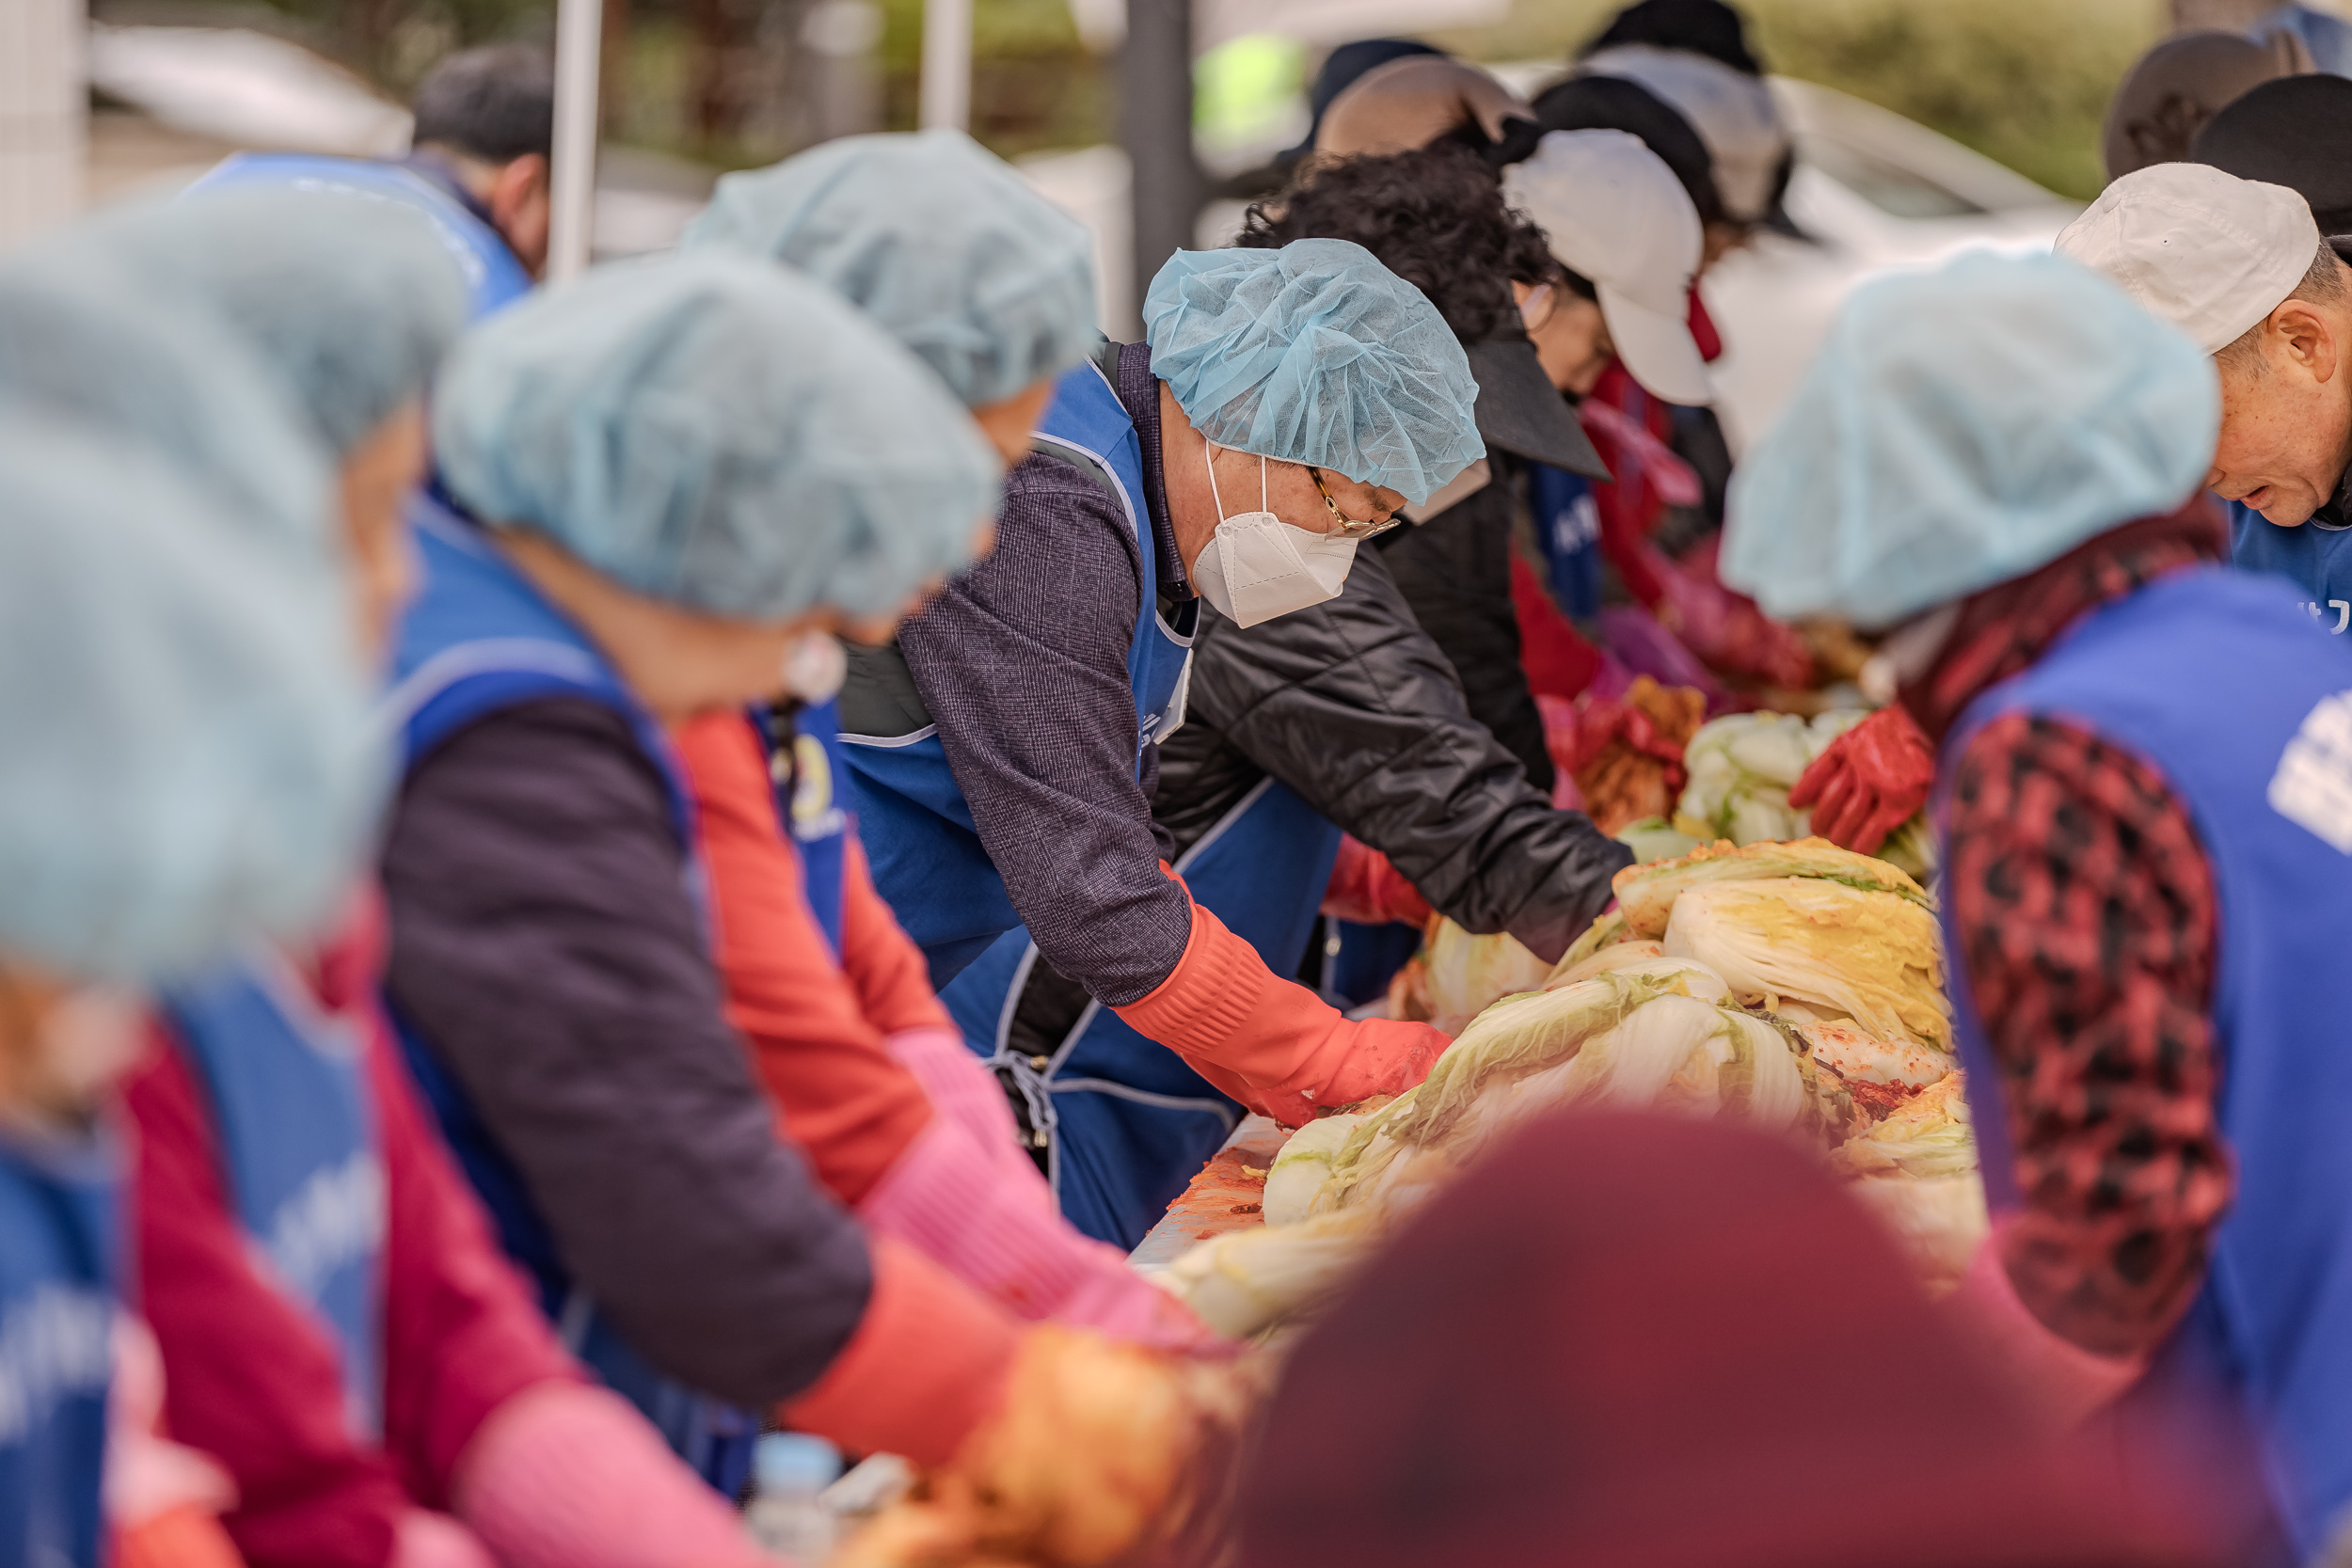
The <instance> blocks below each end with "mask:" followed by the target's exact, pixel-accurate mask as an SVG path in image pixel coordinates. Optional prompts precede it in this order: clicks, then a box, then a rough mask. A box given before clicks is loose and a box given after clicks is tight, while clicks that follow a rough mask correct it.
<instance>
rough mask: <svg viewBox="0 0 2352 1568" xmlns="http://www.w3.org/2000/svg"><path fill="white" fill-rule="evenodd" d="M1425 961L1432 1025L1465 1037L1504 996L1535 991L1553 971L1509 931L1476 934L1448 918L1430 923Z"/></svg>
mask: <svg viewBox="0 0 2352 1568" xmlns="http://www.w3.org/2000/svg"><path fill="white" fill-rule="evenodd" d="M1420 961H1421V964H1422V995H1423V996H1424V997H1425V998H1426V999H1427V1006H1428V1008H1429V1022H1431V1023H1433V1024H1435V1025H1436V1026H1437V1027H1438V1030H1440V1031H1441V1032H1443V1033H1445V1034H1448V1035H1458V1034H1460V1033H1461V1032H1462V1031H1463V1029H1464V1028H1466V1027H1468V1026H1469V1024H1470V1020H1471V1019H1474V1018H1476V1017H1477V1016H1478V1015H1479V1014H1480V1013H1482V1012H1484V1011H1486V1009H1487V1008H1488V1007H1490V1006H1493V1005H1494V1004H1495V1003H1496V1002H1497V1001H1499V1000H1500V999H1502V997H1505V996H1509V995H1511V994H1513V993H1514V992H1516V991H1523V990H1535V989H1536V988H1537V987H1538V986H1540V985H1542V984H1543V983H1544V977H1545V976H1546V975H1548V974H1550V973H1551V966H1550V965H1549V964H1547V963H1545V962H1544V960H1543V959H1541V958H1537V957H1536V956H1535V955H1534V954H1533V953H1531V952H1529V951H1528V950H1527V949H1526V948H1525V947H1523V946H1521V945H1520V944H1519V942H1518V940H1517V939H1516V938H1514V937H1512V936H1511V935H1510V934H1509V933H1508V932H1497V933H1495V934H1494V935H1492V936H1483V937H1482V936H1473V935H1472V934H1470V932H1469V931H1466V930H1464V929H1463V928H1462V927H1459V926H1457V925H1455V924H1454V922H1453V921H1451V920H1447V919H1445V918H1443V917H1442V916H1440V917H1439V918H1438V919H1437V920H1435V921H1433V922H1432V923H1431V924H1430V928H1429V936H1428V939H1427V940H1426V941H1425V942H1423V943H1422V950H1421V954H1420Z"/></svg>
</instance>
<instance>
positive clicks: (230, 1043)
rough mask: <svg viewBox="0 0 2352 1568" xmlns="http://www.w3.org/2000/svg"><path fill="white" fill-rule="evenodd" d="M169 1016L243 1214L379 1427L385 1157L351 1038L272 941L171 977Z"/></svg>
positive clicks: (347, 1392)
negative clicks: (245, 956) (184, 980)
mask: <svg viewBox="0 0 2352 1568" xmlns="http://www.w3.org/2000/svg"><path fill="white" fill-rule="evenodd" d="M163 1012H164V1016H165V1017H166V1018H167V1020H168V1021H169V1022H170V1025H171V1032H172V1034H173V1035H174V1036H175V1037H177V1039H178V1040H179V1043H180V1045H181V1047H182V1049H183V1050H184V1051H185V1052H186V1053H187V1054H188V1058H189V1061H190V1064H191V1065H192V1066H193V1067H194V1068H195V1069H196V1077H197V1081H198V1083H199V1084H200V1085H203V1087H204V1089H205V1092H206V1094H207V1096H208V1097H209V1099H210V1101H211V1103H212V1110H213V1120H214V1125H215V1128H216V1129H217V1130H218V1132H219V1142H220V1150H221V1156H222V1159H223V1162H224V1163H225V1164H226V1166H227V1169H226V1170H225V1171H224V1173H223V1174H224V1175H225V1176H226V1177H227V1179H228V1180H227V1185H228V1189H229V1196H230V1201H231V1202H232V1203H233V1204H234V1205H235V1206H236V1212H237V1221H238V1224H239V1225H240V1226H241V1227H243V1228H244V1230H245V1233H246V1237H247V1238H248V1239H249V1240H250V1241H251V1242H252V1243H253V1247H254V1250H255V1252H256V1253H257V1254H258V1255H259V1256H260V1258H262V1259H265V1260H266V1263H267V1267H266V1268H264V1269H262V1275H263V1276H264V1277H265V1278H267V1279H268V1280H269V1282H270V1283H271V1284H272V1285H273V1286H275V1287H276V1288H277V1289H278V1290H279V1291H283V1292H284V1293H285V1294H286V1295H288V1296H290V1297H292V1298H293V1299H294V1301H295V1302H297V1303H299V1304H300V1305H301V1306H302V1307H306V1308H308V1309H309V1310H310V1313H311V1314H312V1315H313V1316H315V1317H316V1318H317V1319H318V1321H319V1322H321V1323H324V1324H326V1328H327V1330H328V1331H329V1333H330V1334H331V1335H332V1336H333V1338H334V1340H335V1348H336V1350H337V1352H338V1353H339V1359H340V1360H341V1362H342V1373H343V1392H344V1398H345V1410H346V1413H347V1416H348V1418H349V1421H350V1426H351V1430H352V1431H353V1432H355V1433H359V1434H361V1435H363V1436H366V1437H368V1438H371V1439H373V1438H374V1437H375V1436H377V1435H378V1434H379V1433H381V1432H382V1430H383V1424H382V1423H383V1408H382V1399H383V1338H384V1335H383V1323H382V1304H383V1299H384V1279H383V1275H382V1272H381V1270H382V1259H383V1251H384V1237H385V1228H386V1200H385V1186H384V1162H383V1158H382V1156H381V1153H380V1152H379V1149H378V1147H377V1143H376V1134H375V1117H374V1112H373V1104H372V1102H371V1101H370V1099H369V1095H368V1085H367V1079H366V1067H365V1064H364V1063H363V1062H362V1060H361V1058H360V1054H359V1053H360V1045H359V1042H358V1040H357V1039H355V1038H354V1037H352V1034H351V1031H350V1029H349V1028H348V1026H346V1025H345V1024H343V1023H342V1022H341V1021H339V1020H337V1019H334V1018H332V1017H329V1016H327V1015H326V1013H325V1012H323V1011H322V1010H321V1009H320V1008H319V1007H318V1006H316V1005H315V1004H314V1003H313V1002H312V1001H311V1000H310V997H309V996H308V995H307V994H305V990H304V987H303V983H302V980H301V978H300V977H299V976H298V975H295V974H292V973H290V972H289V971H288V969H287V966H286V964H285V960H284V959H282V958H278V956H277V955H276V954H275V953H264V954H262V955H259V956H257V957H256V958H253V959H251V960H249V961H246V962H242V963H236V964H230V965H228V966H225V967H223V968H222V969H220V970H218V971H216V972H215V973H214V974H210V975H208V976H206V977H205V978H204V979H202V980H199V981H196V982H193V983H191V984H188V985H183V986H179V987H175V988H174V989H173V990H170V991H169V992H167V994H166V995H165V997H164V998H163Z"/></svg>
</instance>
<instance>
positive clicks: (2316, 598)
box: [2229, 501, 2352, 637]
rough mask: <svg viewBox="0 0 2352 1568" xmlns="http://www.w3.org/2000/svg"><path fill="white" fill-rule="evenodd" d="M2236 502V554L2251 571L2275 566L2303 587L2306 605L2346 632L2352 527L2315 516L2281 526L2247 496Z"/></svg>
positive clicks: (2351, 616) (2351, 591) (2351, 608)
mask: <svg viewBox="0 0 2352 1568" xmlns="http://www.w3.org/2000/svg"><path fill="white" fill-rule="evenodd" d="M2229 506H2230V560H2231V561H2232V562H2233V563H2234V564H2236V565H2238V566H2242V567H2244V568H2245V569H2246V570H2247V571H2249V572H2275V573H2277V574H2278V575H2279V576H2280V577H2282V578H2288V579H2290V580H2291V581H2293V582H2294V583H2295V585H2296V587H2298V588H2300V589H2302V591H2303V593H2302V594H2301V599H2302V607H2301V608H2302V610H2303V613H2304V614H2306V615H2308V616H2310V617H2311V618H2312V620H2314V621H2317V622H2318V623H2319V624H2320V625H2321V626H2325V627H2326V628H2327V629H2328V631H2329V632H2330V633H2331V634H2333V635H2335V636H2337V637H2342V636H2343V635H2344V632H2345V631H2346V630H2347V629H2352V528H2326V527H2323V526H2322V525H2321V524H2320V523H2319V521H2318V520H2317V519H2316V518H2314V519H2312V521H2310V522H2307V523H2302V524H2299V525H2297V526H2296V527H2294V528H2280V527H2279V526H2278V525H2277V524H2276V523H2273V522H2271V521H2270V520H2269V519H2268V518H2266V517H2265V516H2264V515H2262V514H2261V513H2259V512H2257V511H2255V510H2254V509H2253V508H2251V507H2249V506H2248V505H2247V504H2246V503H2245V502H2244V501H2232V502H2230V503H2229Z"/></svg>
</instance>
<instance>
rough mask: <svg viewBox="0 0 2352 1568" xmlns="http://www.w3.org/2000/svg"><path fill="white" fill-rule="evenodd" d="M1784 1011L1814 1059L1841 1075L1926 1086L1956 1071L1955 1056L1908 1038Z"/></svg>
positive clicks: (1915, 1086) (1871, 1081)
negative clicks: (1884, 1036)
mask: <svg viewBox="0 0 2352 1568" xmlns="http://www.w3.org/2000/svg"><path fill="white" fill-rule="evenodd" d="M1781 1011H1782V1013H1783V1016H1784V1019H1785V1020H1786V1022H1790V1023H1792V1024H1793V1025H1794V1026H1795V1028H1796V1031H1797V1037H1798V1038H1799V1039H1801V1040H1803V1041H1804V1044H1805V1049H1806V1050H1807V1051H1809V1052H1811V1053H1812V1054H1813V1059H1814V1060H1815V1061H1816V1062H1819V1063H1820V1064H1821V1065H1823V1066H1825V1067H1828V1068H1831V1069H1835V1070H1836V1073H1837V1075H1838V1076H1839V1077H1840V1078H1845V1079H1849V1080H1860V1081H1861V1082H1863V1083H1866V1084H1905V1085H1910V1086H1911V1087H1913V1088H1924V1087H1925V1086H1926V1085H1930V1084H1932V1083H1934V1082H1935V1081H1936V1080H1938V1079H1940V1078H1942V1077H1943V1076H1944V1075H1945V1074H1947V1073H1948V1072H1952V1071H1954V1070H1956V1068H1955V1065H1954V1063H1953V1061H1952V1058H1951V1057H1949V1056H1947V1055H1946V1054H1944V1053H1942V1052H1941V1051H1933V1050H1930V1049H1929V1048H1928V1047H1926V1046H1924V1045H1916V1044H1914V1043H1913V1042H1912V1041H1910V1040H1905V1039H1893V1040H1888V1039H1881V1038H1879V1037H1877V1036H1875V1035H1873V1034H1871V1033H1869V1032H1868V1031H1867V1030H1866V1029H1863V1028H1861V1027H1860V1026H1859V1025H1857V1024H1854V1023H1852V1022H1844V1023H1839V1022H1831V1021H1828V1020H1820V1021H1814V1020H1800V1019H1787V1018H1786V1011H1787V1009H1786V1007H1785V1006H1784V1008H1783V1009H1781Z"/></svg>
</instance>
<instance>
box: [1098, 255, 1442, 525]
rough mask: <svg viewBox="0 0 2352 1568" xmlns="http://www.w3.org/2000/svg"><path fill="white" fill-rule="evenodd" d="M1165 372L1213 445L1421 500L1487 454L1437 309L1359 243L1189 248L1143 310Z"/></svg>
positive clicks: (1155, 281)
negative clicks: (1302, 465)
mask: <svg viewBox="0 0 2352 1568" xmlns="http://www.w3.org/2000/svg"><path fill="white" fill-rule="evenodd" d="M1143 325H1144V329H1145V332H1146V334H1147V335H1148V336H1149V337H1150V339H1151V341H1152V374H1154V375H1156V376H1158V377H1159V378H1160V379H1161V380H1163V381H1165V382H1167V383H1168V390H1169V391H1170V392H1172V393H1174V394H1175V397H1176V402H1177V404H1179V405H1180V406H1181V407H1183V409H1184V417H1185V418H1186V419H1188V420H1191V421H1192V423H1193V428H1195V429H1196V430H1199V431H1200V433H1201V434H1202V435H1204V436H1207V437H1208V438H1209V439H1210V440H1212V441H1215V442H1216V443H1217V444H1218V445H1219V446H1225V447H1232V449H1234V450H1235V451H1247V452H1255V453H1257V454H1258V455H1260V456H1262V457H1271V458H1274V459H1276V460H1278V461H1279V462H1284V463H1307V464H1311V465H1313V466H1314V467H1319V468H1329V469H1330V470H1332V471H1333V472H1334V473H1339V474H1344V475H1345V476H1347V477H1348V478H1349V479H1352V480H1356V481H1358V482H1359V483H1365V484H1377V485H1385V486H1387V487H1388V488H1389V489H1391V490H1395V491H1397V492H1399V493H1401V494H1402V495H1403V496H1404V497H1405V499H1407V500H1409V501H1412V502H1414V503H1415V504H1419V503H1420V502H1422V501H1425V500H1427V499H1429V498H1430V496H1431V495H1432V494H1434V493H1435V492H1436V491H1437V490H1438V489H1439V488H1440V487H1442V486H1443V485H1444V484H1445V483H1447V482H1448V481H1450V480H1452V479H1453V478H1454V476H1455V475H1456V474H1459V473H1460V472H1461V471H1462V470H1463V469H1464V468H1467V467H1470V465H1471V464H1472V463H1475V462H1477V461H1478V459H1479V458H1481V457H1483V456H1485V455H1486V442H1484V441H1482V440H1480V439H1479V436H1478V427H1477V425H1476V424H1475V423H1473V422H1472V420H1471V414H1470V410H1471V407H1472V405H1473V404H1476V402H1477V401H1478V383H1477V382H1476V381H1474V380H1472V379H1471V378H1470V360H1469V359H1468V358H1467V357H1466V356H1464V355H1463V353H1462V345H1461V344H1460V343H1459V342H1457V341H1455V340H1454V332H1453V329H1452V328H1450V327H1448V326H1447V325H1446V324H1445V318H1444V317H1442V316H1440V315H1438V310H1437V307H1435V306H1433V305H1431V304H1430V303H1429V301H1428V300H1427V299H1426V298H1425V297H1423V295H1422V292H1421V291H1420V290H1419V289H1416V288H1414V287H1413V286H1412V285H1411V284H1410V283H1407V282H1406V281H1405V280H1404V279H1403V278H1401V277H1397V276H1396V274H1394V273H1392V272H1391V271H1390V270H1389V269H1388V268H1386V267H1384V266H1382V265H1381V264H1380V263H1379V261H1377V260H1375V258H1374V256H1373V254H1372V252H1371V251H1369V250H1366V249H1365V248H1364V247H1363V246H1362V245H1357V244H1355V243H1354V242H1353V241H1349V240H1294V241H1293V242H1292V243H1290V244H1289V245H1284V246H1283V247H1282V248H1281V249H1279V250H1180V251H1178V252H1177V253H1176V254H1175V255H1174V256H1171V257H1170V258H1168V265H1166V266H1164V267H1162V268H1161V269H1160V272H1159V276H1158V277H1154V278H1152V288H1151V292H1150V293H1149V294H1148V295H1147V296H1146V298H1145V300H1144V303H1143Z"/></svg>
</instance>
